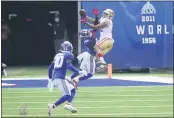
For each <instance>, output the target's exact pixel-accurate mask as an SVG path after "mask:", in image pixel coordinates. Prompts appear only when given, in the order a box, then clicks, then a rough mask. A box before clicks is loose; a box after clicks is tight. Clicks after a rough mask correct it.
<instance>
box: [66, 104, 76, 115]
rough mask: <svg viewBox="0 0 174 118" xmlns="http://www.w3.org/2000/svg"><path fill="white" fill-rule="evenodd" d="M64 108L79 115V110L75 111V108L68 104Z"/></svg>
mask: <svg viewBox="0 0 174 118" xmlns="http://www.w3.org/2000/svg"><path fill="white" fill-rule="evenodd" d="M64 108H65V109H66V110H68V111H71V112H72V113H77V109H75V108H74V107H72V105H68V104H66V105H65V106H64Z"/></svg>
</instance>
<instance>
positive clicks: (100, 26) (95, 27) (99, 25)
mask: <svg viewBox="0 0 174 118" xmlns="http://www.w3.org/2000/svg"><path fill="white" fill-rule="evenodd" d="M85 24H86V25H87V26H89V27H90V28H92V29H95V30H98V29H102V28H104V27H106V26H107V24H106V23H105V22H103V23H99V24H97V25H93V24H90V23H88V22H86V23H85Z"/></svg>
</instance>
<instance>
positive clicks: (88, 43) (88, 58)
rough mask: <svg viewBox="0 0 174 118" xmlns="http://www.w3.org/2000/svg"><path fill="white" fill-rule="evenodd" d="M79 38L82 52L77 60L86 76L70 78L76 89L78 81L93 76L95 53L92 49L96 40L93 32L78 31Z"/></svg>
mask: <svg viewBox="0 0 174 118" xmlns="http://www.w3.org/2000/svg"><path fill="white" fill-rule="evenodd" d="M79 36H80V38H81V39H82V41H83V44H84V52H83V53H82V54H80V55H78V57H77V59H78V61H79V62H80V63H81V64H80V69H81V70H83V71H86V72H87V75H86V76H83V77H78V76H76V77H75V78H71V79H73V81H74V83H75V84H76V87H77V84H78V82H79V81H82V80H86V79H89V78H91V77H92V76H93V75H94V73H95V68H96V51H95V49H94V46H95V44H96V38H95V35H94V32H93V30H89V29H83V30H81V31H80V33H79Z"/></svg>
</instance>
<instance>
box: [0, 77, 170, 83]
mask: <svg viewBox="0 0 174 118" xmlns="http://www.w3.org/2000/svg"><path fill="white" fill-rule="evenodd" d="M47 79H48V78H5V79H2V80H47ZM91 79H107V76H102V77H99V76H94V77H93V78H91ZM113 79H119V80H129V81H143V82H159V83H169V84H173V78H172V77H156V76H155V77H154V76H129V77H128V76H126V77H125V76H113Z"/></svg>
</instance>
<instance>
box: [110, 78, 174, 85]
mask: <svg viewBox="0 0 174 118" xmlns="http://www.w3.org/2000/svg"><path fill="white" fill-rule="evenodd" d="M113 78H116V79H120V80H130V81H144V82H159V83H168V84H173V78H169V77H154V76H139V77H138V76H130V77H116V76H114V77H113Z"/></svg>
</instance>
